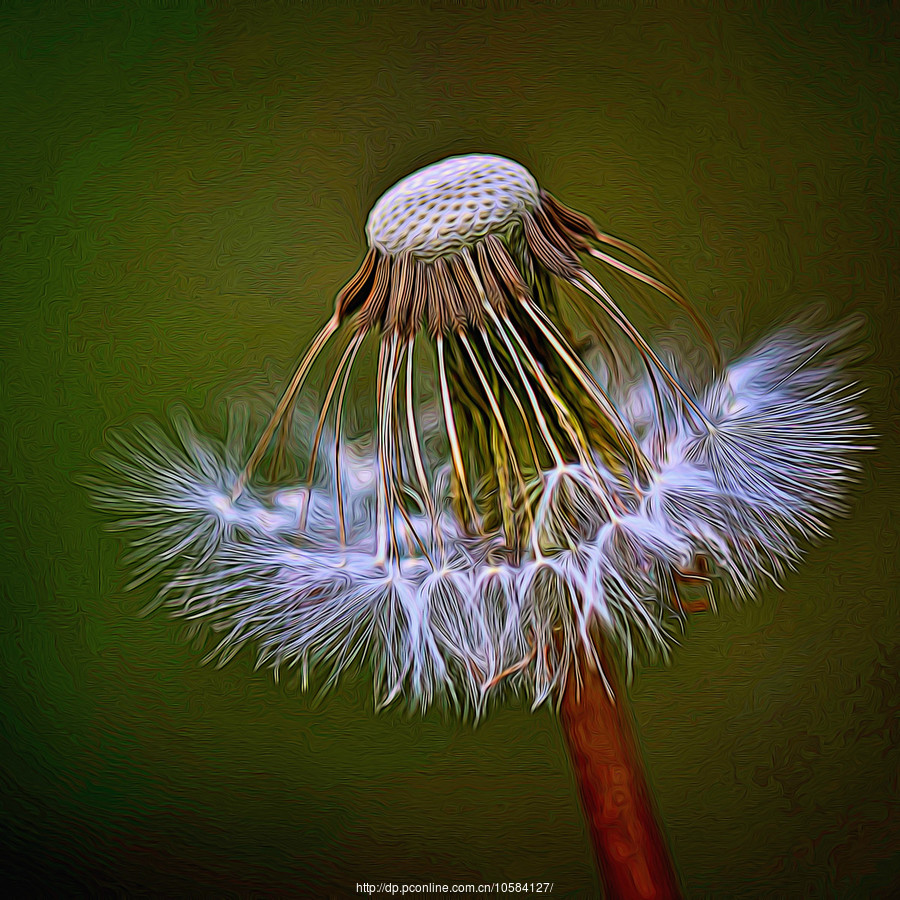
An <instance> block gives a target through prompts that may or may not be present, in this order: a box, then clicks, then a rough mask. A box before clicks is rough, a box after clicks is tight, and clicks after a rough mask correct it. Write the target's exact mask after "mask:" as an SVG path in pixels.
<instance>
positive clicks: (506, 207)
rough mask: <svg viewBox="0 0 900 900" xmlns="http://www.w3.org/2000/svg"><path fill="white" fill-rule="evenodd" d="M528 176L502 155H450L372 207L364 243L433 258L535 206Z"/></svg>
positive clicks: (499, 228) (392, 252)
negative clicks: (367, 241)
mask: <svg viewBox="0 0 900 900" xmlns="http://www.w3.org/2000/svg"><path fill="white" fill-rule="evenodd" d="M538 199H539V192H538V185H537V182H536V181H535V180H534V177H533V176H532V175H531V173H530V172H529V171H528V170H527V169H526V168H524V167H523V166H520V165H519V164H518V163H514V162H512V160H509V159H504V158H503V157H502V156H485V155H482V154H471V155H469V156H454V157H451V158H450V159H445V160H444V161H443V162H439V163H436V164H435V165H433V166H428V167H426V168H424V169H421V170H420V171H418V172H416V173H414V174H413V175H410V176H409V177H408V178H404V179H403V181H401V182H399V184H396V185H395V186H394V187H392V188H391V189H390V190H389V191H388V192H387V193H386V194H384V196H382V197H381V199H380V200H379V201H378V202H377V203H376V204H375V206H374V207H373V208H372V212H371V213H370V214H369V221H368V222H367V224H366V234H367V235H368V238H369V245H370V246H371V247H373V248H374V249H375V250H379V251H380V252H382V253H384V254H387V255H389V256H398V255H400V254H403V253H409V254H412V255H413V256H415V257H417V258H419V259H425V260H429V259H435V258H436V257H438V256H443V255H445V254H448V253H452V252H454V251H456V250H459V249H460V248H461V247H464V246H468V245H471V244H472V243H473V242H475V241H477V240H478V239H479V238H482V237H484V236H485V235H487V234H489V233H492V232H502V231H504V230H505V229H506V227H507V226H508V225H509V224H510V223H511V222H513V221H514V220H516V219H517V218H519V217H520V216H521V215H522V213H524V212H530V211H531V210H533V209H534V208H535V206H537V204H538Z"/></svg>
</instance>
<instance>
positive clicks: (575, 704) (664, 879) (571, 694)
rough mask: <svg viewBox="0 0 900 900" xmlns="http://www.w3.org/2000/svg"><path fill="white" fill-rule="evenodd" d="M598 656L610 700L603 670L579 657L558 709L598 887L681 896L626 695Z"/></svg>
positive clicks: (621, 896) (651, 896)
mask: <svg viewBox="0 0 900 900" xmlns="http://www.w3.org/2000/svg"><path fill="white" fill-rule="evenodd" d="M601 652H602V648H601ZM603 658H604V660H605V662H604V674H605V675H606V678H607V680H608V681H609V683H610V687H611V688H612V690H613V692H614V695H615V698H616V700H615V702H613V700H612V699H611V698H610V695H609V692H608V691H607V688H606V685H605V684H604V683H603V677H602V676H601V674H600V673H599V672H598V671H596V669H593V668H592V667H591V666H590V665H588V664H586V663H585V660H584V658H581V659H579V661H578V665H579V668H580V672H581V679H580V683H579V679H578V678H577V677H576V674H575V671H574V669H573V671H571V672H570V674H569V678H568V681H567V683H566V687H565V691H564V692H563V697H562V705H561V709H560V720H561V722H562V727H563V731H564V732H565V735H566V743H567V744H568V747H569V756H570V757H571V759H572V765H573V767H574V769H575V775H576V778H577V780H578V788H579V791H580V793H581V802H582V806H583V807H584V813H585V816H586V818H587V822H588V827H589V829H590V834H591V842H592V844H593V847H594V853H595V854H596V857H597V863H598V866H599V869H600V875H601V878H602V880H603V886H604V888H605V890H606V896H607V897H608V898H610V900H674V898H678V897H680V896H681V894H680V892H679V889H678V881H677V878H676V876H675V869H674V867H673V865H672V860H671V858H670V856H669V850H668V847H667V846H666V841H665V838H664V837H663V834H662V831H661V830H660V827H659V824H658V822H657V819H656V812H655V810H654V807H653V801H652V799H651V796H650V791H649V789H648V787H647V781H646V778H645V777H644V770H643V766H642V763H641V758H640V755H639V753H638V751H637V746H636V743H635V738H634V731H633V726H632V721H631V717H630V715H629V714H628V712H627V710H626V709H625V708H624V703H625V694H624V692H623V691H622V690H621V689H620V687H619V685H618V683H617V679H615V677H614V676H615V667H614V664H613V663H612V661H611V659H610V655H609V654H604V655H603Z"/></svg>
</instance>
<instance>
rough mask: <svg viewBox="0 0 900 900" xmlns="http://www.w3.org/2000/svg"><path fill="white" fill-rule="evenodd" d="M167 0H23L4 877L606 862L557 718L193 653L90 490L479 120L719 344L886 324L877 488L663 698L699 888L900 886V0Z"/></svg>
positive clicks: (280, 321)
mask: <svg viewBox="0 0 900 900" xmlns="http://www.w3.org/2000/svg"><path fill="white" fill-rule="evenodd" d="M806 5H807V4H799V5H798V6H799V7H804V6H806ZM162 6H163V5H162V4H147V5H146V6H143V7H139V6H135V7H132V8H131V11H127V10H126V9H125V8H124V7H123V5H122V4H109V5H104V4H91V6H90V8H89V9H88V8H87V7H85V8H80V7H79V6H78V5H77V4H40V3H21V4H16V3H7V4H3V6H2V9H0V27H2V32H3V38H2V44H3V46H2V49H0V67H2V79H0V103H2V119H0V134H2V136H0V141H2V146H3V156H2V168H0V222H2V251H0V274H2V281H0V291H2V294H0V321H2V328H0V341H2V362H0V364H2V370H0V397H2V422H0V424H2V429H3V440H2V447H0V454H2V476H0V477H2V484H0V487H2V493H3V504H2V511H0V516H2V544H0V551H2V560H0V565H2V574H0V577H2V607H0V673H2V674H0V688H2V694H3V696H2V708H0V716H2V725H0V752H2V768H0V779H2V780H0V784H2V799H0V817H2V825H0V841H2V843H3V845H4V851H5V852H4V855H5V856H7V857H8V859H9V862H8V864H7V865H6V867H5V869H4V870H2V871H3V874H2V875H0V881H5V880H8V879H12V880H13V882H14V883H15V884H17V885H18V886H19V887H20V888H21V887H24V886H25V885H28V884H30V885H31V886H32V888H33V889H35V890H37V889H47V888H49V887H50V886H56V887H57V888H58V889H62V890H64V891H66V892H67V893H70V892H73V891H75V890H78V889H81V890H86V891H88V892H90V893H92V894H93V893H96V892H97V891H98V890H101V889H104V888H105V889H107V890H117V891H125V892H128V893H140V892H141V891H148V892H150V893H158V892H165V893H169V894H173V893H174V894H178V893H185V892H192V893H196V892H198V891H199V892H208V893H221V892H223V891H226V890H231V891H235V892H236V893H239V894H245V893H248V892H250V891H257V892H270V891H271V892H276V893H291V892H293V893H296V894H298V895H310V896H314V895H329V894H333V895H337V896H342V895H352V894H354V893H355V884H356V882H358V881H364V880H365V881H369V882H374V881H379V880H383V879H389V880H395V881H402V880H406V881H412V880H445V881H494V880H532V879H533V880H548V881H554V882H555V884H556V892H555V893H556V895H557V896H564V895H571V896H592V895H594V894H596V892H597V891H598V890H599V888H598V887H597V884H596V881H595V878H594V874H593V869H592V863H591V858H590V851H589V847H588V843H587V838H586V834H585V832H584V828H583V825H582V822H581V818H580V813H579V809H578V805H577V803H578V801H577V795H576V790H575V786H574V782H573V781H572V779H571V776H570V774H569V772H568V768H567V763H566V757H565V752H564V748H563V745H562V741H561V738H560V735H559V732H558V730H557V726H556V723H555V721H554V718H553V716H552V715H551V714H550V713H549V712H548V711H546V710H543V711H541V712H539V713H537V714H534V715H532V714H530V713H529V711H528V710H527V709H526V708H524V707H521V706H520V707H514V708H508V709H505V710H501V711H500V712H498V713H495V714H494V715H492V716H491V717H490V718H489V719H488V720H487V721H486V722H485V723H483V724H481V725H480V726H478V727H477V728H473V727H472V726H470V725H460V724H458V723H455V722H454V721H453V720H452V719H448V718H446V717H444V716H442V715H441V714H440V713H438V712H434V713H431V714H429V715H428V716H427V717H426V718H425V719H424V720H422V719H418V718H415V717H409V716H408V715H404V714H403V713H401V712H397V711H389V712H386V713H382V714H375V712H374V711H373V708H372V700H371V688H370V685H369V684H368V682H367V680H366V679H365V678H361V679H360V680H359V681H358V682H350V683H345V684H344V685H343V687H342V688H341V690H340V692H338V693H336V694H334V695H332V696H330V697H329V698H327V700H326V701H325V702H323V703H321V704H318V705H315V704H314V703H313V702H312V700H311V699H310V698H308V697H306V696H304V695H302V694H299V693H298V692H297V691H296V690H293V689H291V688H290V687H285V686H283V685H282V686H276V685H273V683H272V681H271V678H270V677H268V676H267V675H266V673H263V672H254V671H253V665H252V659H251V657H250V655H249V654H244V655H242V656H241V657H239V658H238V659H237V660H236V661H234V662H233V663H232V664H230V665H229V666H228V667H227V668H225V669H223V670H216V669H214V668H210V667H206V668H204V667H201V666H200V665H199V664H198V663H199V659H200V657H201V656H202V652H201V651H200V650H199V649H198V648H197V647H195V646H192V645H191V644H190V643H189V642H186V641H185V640H184V635H183V634H182V632H181V627H180V626H179V625H178V624H177V623H174V622H172V621H170V620H169V619H167V617H166V616H165V615H164V614H157V615H154V616H151V617H149V618H140V617H139V616H138V612H139V610H140V608H141V607H142V605H143V603H144V602H145V600H146V599H147V597H146V595H141V596H137V595H132V594H129V593H126V592H125V591H124V590H123V588H124V585H125V583H126V580H127V576H126V572H125V569H124V567H123V566H122V562H121V557H122V547H121V545H120V543H119V541H118V540H117V539H116V538H114V537H111V536H109V535H108V534H105V533H104V531H103V522H102V520H101V517H100V516H99V515H98V514H97V513H96V512H94V511H92V510H91V509H90V508H89V506H88V498H87V496H86V493H85V492H84V490H83V489H82V488H80V487H79V486H78V483H77V482H78V479H79V478H80V477H82V476H83V475H84V474H85V473H87V472H88V471H89V470H90V469H91V467H92V466H93V465H94V462H93V460H92V454H93V453H94V452H95V450H96V448H97V447H98V446H100V445H102V443H103V442H104V436H105V434H106V432H107V430H108V429H109V428H111V427H118V426H121V425H123V424H127V423H129V422H132V421H133V420H134V418H135V416H138V415H151V416H154V417H158V418H163V417H165V416H166V415H167V410H168V408H169V407H170V406H171V404H173V403H175V402H182V403H184V404H185V405H186V406H187V407H188V408H189V409H191V410H192V411H193V412H194V413H195V414H197V415H198V416H200V417H201V419H203V420H204V421H206V422H207V423H208V424H210V426H211V425H212V423H213V422H214V421H215V416H216V409H217V405H218V404H219V403H221V401H222V400H223V399H224V398H226V397H230V396H238V395H242V396H247V395H248V394H249V395H252V394H254V393H261V394H264V395H267V396H268V395H271V394H272V393H273V392H276V391H278V390H279V388H280V386H281V385H282V383H283V380H284V379H285V377H286V375H287V373H288V372H289V370H290V368H291V366H292V365H293V363H294V361H295V360H296V358H297V355H298V353H299V351H300V349H301V348H302V346H303V345H304V343H305V342H306V340H307V339H308V338H309V336H310V335H311V333H312V329H313V328H314V326H316V325H317V324H319V323H320V322H321V321H322V320H323V319H324V317H326V315H327V313H328V312H329V311H330V307H331V303H332V299H333V295H334V292H335V290H336V289H337V288H338V287H339V286H340V285H341V284H342V283H343V280H345V279H346V278H347V277H348V276H349V275H350V274H351V273H352V272H353V270H354V268H355V266H356V264H357V263H358V261H359V259H360V257H361V254H362V250H363V247H364V241H363V224H364V221H365V215H366V212H367V210H368V208H369V206H370V204H371V203H372V201H373V200H374V199H375V198H376V197H377V196H378V195H379V194H380V193H381V192H382V191H383V190H384V189H385V188H387V187H388V186H389V185H390V184H392V183H393V182H394V181H395V180H397V179H398V178H399V177H401V176H403V175H405V174H407V173H408V172H409V171H411V170H412V169H414V168H417V167H418V166H420V165H423V164H425V163H428V162H432V161H434V160H436V159H440V158H441V157H443V156H446V155H450V154H451V153H454V152H466V151H474V150H478V151H484V152H495V153H501V154H505V155H509V156H511V157H513V158H515V159H518V160H519V161H521V162H523V163H524V164H526V165H527V166H529V167H530V168H531V169H532V170H533V171H534V172H535V174H536V175H537V177H538V178H539V179H540V181H541V183H542V184H543V185H544V186H545V187H547V188H548V189H549V190H551V191H553V192H554V193H555V194H556V195H557V196H559V197H560V198H562V199H563V200H564V201H565V202H567V203H569V204H570V205H572V206H575V207H577V208H579V209H582V210H584V211H585V212H587V213H589V214H590V215H592V216H593V217H594V218H596V219H597V221H598V222H599V223H600V224H601V226H602V227H604V228H606V229H607V230H609V231H612V232H614V233H616V234H619V235H621V236H623V237H625V238H627V239H628V240H631V241H633V242H634V243H636V244H638V245H639V246H641V247H643V248H644V249H645V250H647V251H649V252H650V253H651V254H652V255H654V256H655V257H656V258H657V259H659V260H660V261H661V262H663V263H664V264H665V265H666V266H668V267H669V268H670V269H671V270H672V271H673V272H674V273H675V275H676V276H677V277H678V278H679V279H680V280H681V281H682V282H683V283H684V284H686V285H687V287H688V289H689V292H690V295H691V296H692V298H694V299H695V300H696V302H697V305H698V307H699V309H700V310H701V311H702V312H703V313H704V314H705V315H706V316H707V317H708V319H709V321H710V322H711V323H712V325H713V327H714V330H715V331H716V333H717V336H718V337H719V338H720V339H721V340H722V341H723V342H725V343H726V345H728V346H731V347H733V348H735V349H740V348H743V347H744V346H746V345H747V344H748V343H749V342H750V341H752V340H753V339H754V338H756V337H758V336H760V335H761V334H763V333H764V332H766V331H768V330H770V329H771V328H772V327H774V325H776V324H777V323H779V322H782V321H785V320H787V319H789V318H791V316H792V315H795V314H796V313H798V312H802V311H803V310H805V309H807V308H808V307H809V306H811V305H814V304H819V305H821V304H823V303H824V304H825V305H826V306H827V308H828V310H829V314H830V315H831V316H832V317H834V318H839V317H840V316H842V315H846V314H863V315H864V316H865V317H866V319H867V327H866V331H865V341H866V342H867V358H866V360H865V361H864V362H863V363H862V365H861V367H860V373H859V374H860V378H861V379H862V380H863V382H864V383H865V384H866V386H867V387H868V388H869V393H868V395H867V401H866V402H867V404H868V408H869V409H870V411H871V417H872V420H873V422H874V424H875V427H876V429H877V430H878V432H879V433H880V435H881V438H880V439H879V442H878V443H879V449H878V452H877V453H875V454H871V455H870V456H869V457H868V459H867V460H866V470H865V474H864V476H863V479H862V484H861V486H860V489H859V490H858V491H857V493H856V494H855V496H854V503H853V511H852V514H851V516H850V517H849V518H848V519H846V520H843V521H840V522H839V523H838V524H837V525H836V527H835V529H834V532H835V534H834V538H833V540H831V541H829V542H828V543H826V544H824V545H823V546H822V547H821V548H818V549H814V550H812V552H811V553H810V554H809V557H808V559H807V560H806V562H805V563H804V565H803V566H802V568H801V570H800V571H799V572H798V573H796V574H792V575H790V577H788V578H787V579H786V583H785V590H784V592H777V591H775V590H771V591H769V592H767V593H766V594H765V595H764V596H763V597H762V600H761V603H760V605H759V606H757V607H753V608H749V609H741V610H734V609H732V608H726V609H724V610H723V611H722V614H721V616H720V617H719V618H714V617H712V616H705V617H702V616H701V617H697V618H696V619H694V620H693V621H692V623H691V624H690V627H689V631H688V634H687V635H686V639H685V641H684V646H683V647H682V648H681V649H679V650H678V651H677V652H676V654H675V661H674V665H673V666H672V667H670V668H665V667H661V666H652V667H645V668H644V669H642V670H641V671H640V672H639V673H638V675H637V678H636V680H635V683H634V685H633V688H632V699H633V702H634V705H635V709H636V714H637V717H638V722H639V728H640V733H641V737H642V742H643V744H644V748H645V753H646V757H647V760H648V765H649V767H650V772H651V777H652V780H653V782H654V784H655V787H656V789H657V793H658V799H659V806H660V808H661V811H662V815H663V817H664V820H665V822H666V823H667V827H668V830H669V834H670V836H671V842H672V846H673V849H674V853H675V855H676V858H677V860H678V862H679V866H680V869H681V871H682V874H683V878H684V884H685V886H686V888H687V889H688V892H689V893H690V894H691V895H693V896H698V897H704V896H710V897H758V896H789V897H798V896H810V897H822V896H842V897H843V896H847V897H876V896H885V897H887V896H896V895H897V894H898V892H900V874H898V870H900V857H898V835H900V816H898V807H897V799H898V786H897V770H898V754H897V750H896V745H897V742H898V737H900V735H898V721H900V719H898V712H900V688H898V682H897V670H898V668H900V652H898V636H900V629H898V616H897V610H898V607H897V596H896V595H897V574H896V573H897V567H896V559H895V556H896V554H897V552H898V524H897V519H896V517H895V516H893V515H892V508H893V507H896V505H897V503H898V499H900V498H898V490H897V482H896V479H895V478H894V477H893V476H894V475H895V473H896V460H897V457H898V432H897V428H896V422H897V389H896V375H897V371H898V363H897V356H896V350H895V348H896V347H897V345H898V343H900V322H898V315H897V303H896V300H897V297H898V295H900V291H898V274H900V269H898V263H900V257H898V239H897V225H898V207H897V202H898V199H900V198H898V190H897V188H898V171H900V170H898V159H897V149H898V147H897V132H898V121H900V115H898V114H900V103H898V84H900V67H898V63H897V59H898V52H897V51H898V32H900V29H898V24H900V16H898V14H897V13H896V12H892V11H890V10H889V9H888V8H886V7H885V8H876V9H872V10H869V11H867V12H865V13H830V14H827V15H826V14H807V13H804V12H799V11H798V10H797V9H794V8H781V9H779V8H771V7H770V8H769V9H768V10H767V11H765V12H751V11H747V12H743V13H742V12H735V11H730V12H727V13H725V12H723V13H709V12H700V11H696V10H679V11H670V12H666V11H652V10H641V11H633V10H629V9H628V8H625V7H623V6H620V5H619V4H615V5H613V7H612V8H606V9H600V8H593V7H589V6H588V5H587V4H584V5H581V6H578V5H577V4H576V5H574V6H572V5H565V6H563V5H556V4H550V5H542V6H530V7H526V8H523V9H516V8H515V6H514V5H512V4H502V5H498V6H492V5H490V4H477V5H476V4H460V3H450V2H446V3H436V4H434V5H433V6H430V7H428V6H426V5H414V6H401V5H394V4H363V3H340V4H334V5H332V6H330V7H326V6H324V5H322V6H320V5H319V4H313V3H307V4H302V5H301V4H298V5H297V6H286V5H282V4H252V5H250V4H233V5H230V4H229V5H225V6H222V7H218V8H217V7H204V8H198V9H195V8H193V7H188V6H183V5H179V4H165V6H166V7H167V8H166V9H165V10H163V9H162ZM204 417H205V418H204Z"/></svg>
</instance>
